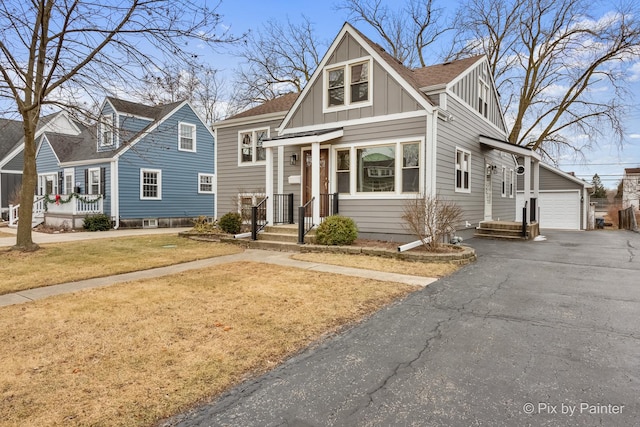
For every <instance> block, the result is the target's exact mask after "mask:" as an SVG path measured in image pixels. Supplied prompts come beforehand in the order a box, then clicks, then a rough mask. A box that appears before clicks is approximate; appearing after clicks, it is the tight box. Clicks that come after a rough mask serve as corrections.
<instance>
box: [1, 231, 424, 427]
mask: <svg viewBox="0 0 640 427" xmlns="http://www.w3.org/2000/svg"><path fill="white" fill-rule="evenodd" d="M129 240H130V239H129ZM133 240H134V241H135V240H136V239H133ZM169 242H173V243H176V244H178V245H179V247H180V245H183V244H184V245H192V244H194V245H197V243H195V242H189V241H187V240H167V241H165V242H161V241H160V240H156V239H155V238H154V239H151V240H150V241H148V242H147V246H149V247H150V248H153V250H143V248H144V247H145V245H143V244H140V246H141V247H139V248H137V249H135V250H134V249H132V248H131V247H130V246H128V243H134V242H128V243H127V244H125V243H123V242H122V241H121V242H110V243H109V245H110V249H109V251H108V253H110V255H109V258H108V259H110V260H113V259H114V258H115V257H116V254H117V253H118V252H119V251H122V252H123V253H122V254H121V257H120V258H123V259H127V258H133V259H134V260H135V263H138V264H139V263H147V262H151V261H152V260H150V259H147V258H151V255H153V254H155V253H159V254H164V253H165V251H166V253H168V254H171V255H170V256H172V257H178V256H179V254H180V253H181V251H180V250H175V249H176V248H163V245H165V244H169ZM106 244H107V242H100V244H99V245H97V246H96V247H91V246H88V247H85V248H84V250H78V252H75V251H74V252H73V253H76V254H77V256H78V257H79V258H78V260H76V262H75V263H73V264H70V265H65V267H64V268H61V269H58V270H56V273H52V274H51V275H54V276H62V275H65V276H66V277H69V276H70V275H72V274H75V270H76V269H84V266H85V265H86V264H88V261H87V259H90V260H91V263H90V267H91V268H93V269H95V270H102V268H109V266H108V265H104V264H107V263H104V262H100V260H103V259H104V258H103V257H104V254H103V251H101V250H99V248H98V247H99V246H103V245H106ZM119 244H121V245H122V246H118V245H119ZM73 245H76V244H73ZM136 245H137V244H136ZM206 245H207V246H210V250H209V252H207V251H204V250H203V248H202V247H194V250H195V251H196V252H205V254H206V255H207V256H211V254H212V253H215V251H216V250H221V249H214V248H226V247H224V246H219V245H211V244H206ZM118 247H119V248H120V249H119V250H118ZM58 251H61V252H63V253H66V255H65V256H64V257H62V255H60V257H62V258H61V259H64V260H66V261H70V260H73V258H70V255H69V253H70V252H71V249H70V248H66V247H65V248H64V249H60V248H58V249H56V248H45V250H44V251H41V252H38V253H37V254H33V255H35V256H36V257H42V260H43V261H44V262H49V261H47V260H48V259H49V257H52V256H53V255H52V254H54V253H57V252H58ZM93 251H95V252H96V253H95V254H94V253H93ZM143 253H144V254H145V255H143ZM12 255H13V254H12ZM29 256H31V254H29V255H26V257H29ZM180 256H181V255H180ZM38 260H40V258H37V259H33V258H31V259H29V261H28V264H29V265H31V266H32V267H33V268H34V269H36V270H38V271H40V273H39V276H43V275H45V274H44V272H45V271H46V268H45V267H41V266H39V265H38ZM14 261H16V260H14ZM16 262H23V260H21V258H20V257H17V261H16ZM24 262H26V261H24ZM3 264H4V263H3ZM48 265H50V266H51V265H52V264H48ZM3 274H6V273H3ZM416 289H417V288H414V287H410V286H407V285H402V284H397V283H389V282H379V281H375V280H370V279H363V278H357V277H348V276H342V275H333V274H328V273H320V272H313V271H308V270H303V269H296V268H287V267H281V266H276V265H268V264H260V263H255V262H244V263H231V264H223V265H218V266H215V267H211V268H207V269H202V270H193V271H189V272H185V273H182V274H177V275H173V276H166V277H163V278H157V279H148V280H143V281H137V282H129V283H122V284H117V285H113V286H110V287H108V288H100V289H92V290H88V291H83V292H79V293H77V294H67V295H59V296H56V297H51V298H47V299H44V300H39V301H36V302H31V303H26V304H19V305H14V306H8V307H4V308H1V309H0V342H2V346H0V393H1V396H0V419H1V420H2V421H0V425H12V426H13V425H30V426H36V425H47V426H58V425H59V426H69V425H83V426H84V425H104V426H106V425H108V426H148V425H153V424H154V423H157V422H158V421H159V420H161V419H163V418H165V417H168V416H171V415H173V414H176V413H179V412H182V411H184V410H186V409H188V408H189V407H190V406H191V405H193V404H195V403H197V402H200V401H202V400H203V399H207V398H211V397H212V396H215V395H217V394H219V393H220V392H222V391H223V390H225V389H227V388H229V387H230V386H232V385H234V384H236V383H238V382H239V381H241V380H242V379H243V378H245V377H246V376H247V375H255V374H258V373H260V372H264V371H266V370H269V369H271V368H273V367H275V366H276V365H277V364H279V363H280V362H282V360H283V359H284V358H286V357H287V356H290V355H292V354H294V353H296V352H297V351H299V350H300V349H302V348H304V347H305V346H307V345H309V343H311V342H313V341H314V340H318V339H319V338H321V337H323V336H324V335H325V334H327V333H330V332H332V331H336V330H338V329H339V328H340V327H341V326H342V325H344V324H348V323H351V322H354V321H357V320H358V319H361V318H362V317H363V316H366V315H368V314H369V313H372V312H374V311H376V310H378V309H379V308H380V307H382V306H384V305H385V304H388V303H390V302H391V301H393V300H396V299H398V298H402V297H403V296H405V295H407V294H408V293H410V292H412V291H414V290H416Z"/></svg>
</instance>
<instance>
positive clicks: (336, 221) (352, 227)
mask: <svg viewBox="0 0 640 427" xmlns="http://www.w3.org/2000/svg"><path fill="white" fill-rule="evenodd" d="M357 238H358V227H356V223H355V222H354V221H353V220H352V219H351V218H349V217H346V216H341V215H332V216H329V217H327V218H325V219H324V221H322V223H321V224H320V225H319V226H318V228H317V230H316V242H317V243H319V244H321V245H350V244H352V243H353V242H354V241H355V240H356V239H357Z"/></svg>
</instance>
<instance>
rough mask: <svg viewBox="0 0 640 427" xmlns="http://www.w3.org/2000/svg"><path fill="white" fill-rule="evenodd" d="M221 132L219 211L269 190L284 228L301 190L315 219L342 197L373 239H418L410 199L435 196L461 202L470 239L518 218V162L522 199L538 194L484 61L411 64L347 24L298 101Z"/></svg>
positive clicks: (532, 156) (258, 111)
mask: <svg viewBox="0 0 640 427" xmlns="http://www.w3.org/2000/svg"><path fill="white" fill-rule="evenodd" d="M214 129H215V132H216V137H217V171H218V194H219V201H218V206H217V208H218V212H217V214H218V215H222V214H224V213H226V212H241V213H245V212H246V211H247V209H248V207H250V206H251V205H252V204H255V203H257V202H258V201H261V200H263V199H264V198H265V197H266V198H267V203H266V214H265V215H266V220H267V222H268V223H270V224H275V223H278V222H281V219H282V218H281V215H282V210H283V207H282V206H283V198H284V196H285V195H287V194H293V199H294V200H293V204H294V205H295V206H300V205H307V204H308V208H307V209H306V210H305V213H306V215H305V217H310V218H311V219H312V221H313V224H316V225H317V224H319V223H320V221H321V220H322V218H323V217H324V216H326V215H328V214H330V213H331V212H334V211H335V207H336V206H335V205H336V204H338V206H339V213H340V214H341V215H345V216H349V217H351V218H353V219H354V220H355V222H356V223H357V225H358V228H359V231H360V235H361V236H362V237H369V238H381V239H385V240H390V241H409V240H411V239H412V238H413V236H411V235H410V234H409V233H408V232H407V230H406V229H405V227H404V225H403V221H402V219H401V216H402V214H403V209H404V205H405V204H406V202H407V200H409V199H411V198H415V197H417V196H419V195H424V194H427V195H436V194H437V195H439V196H440V197H443V198H446V199H448V200H452V201H455V202H456V203H457V204H459V206H461V207H462V209H463V211H464V219H463V222H462V223H461V224H459V227H458V230H457V232H458V234H460V235H462V236H469V235H471V234H473V232H474V231H475V228H476V227H477V226H478V225H479V223H480V222H482V221H488V220H503V221H513V220H515V213H516V210H517V208H518V207H517V206H516V186H515V184H516V171H517V170H518V166H519V165H518V163H517V161H516V159H517V157H520V158H522V163H523V165H524V168H523V169H524V171H523V177H524V179H525V181H526V182H527V183H528V184H529V185H528V187H527V188H529V190H528V191H527V190H525V193H523V200H530V199H535V198H536V197H537V193H538V191H539V187H538V185H537V177H538V176H539V160H540V158H539V156H538V155H537V154H536V153H534V152H532V151H530V150H528V149H525V148H523V147H518V146H514V145H512V144H509V143H508V142H507V127H506V125H505V120H504V117H503V115H502V113H501V108H500V105H499V102H498V94H497V91H496V89H495V84H494V81H493V77H492V76H491V74H490V73H489V65H488V62H487V60H486V58H485V57H484V56H476V57H471V58H467V59H462V60H458V61H452V62H448V63H444V64H439V65H435V66H430V67H425V68H420V69H408V68H406V67H404V66H403V65H401V64H399V63H398V62H397V61H396V60H395V59H393V58H392V57H391V56H390V55H389V54H387V53H386V52H385V51H384V50H383V49H382V48H381V47H380V46H378V45H377V44H375V43H373V42H372V41H370V40H369V39H368V38H367V37H365V36H364V35H363V34H362V33H360V32H359V31H358V30H356V29H355V28H354V27H352V26H351V25H350V24H348V23H347V24H345V25H344V26H343V28H342V29H341V31H340V32H339V34H338V35H337V37H336V38H335V40H334V41H333V43H332V44H331V46H330V48H329V50H328V51H327V53H326V54H325V56H324V57H323V59H322V62H321V63H320V65H319V67H318V69H317V70H316V71H315V73H314V74H313V76H312V77H311V79H310V81H309V83H308V84H307V85H306V87H305V88H304V90H303V91H302V92H301V93H300V94H299V96H298V95H296V94H290V95H285V96H283V97H281V98H278V99H276V100H273V101H270V102H267V103H265V104H263V105H260V106H258V107H256V108H253V109H251V110H248V111H245V112H243V113H240V114H238V115H235V116H233V117H230V118H228V119H227V120H224V121H222V122H219V123H216V124H215V125H214ZM523 205H524V202H523ZM294 215H295V218H294V221H295V222H298V221H300V220H301V219H302V218H299V217H298V214H297V209H296V210H295V213H294Z"/></svg>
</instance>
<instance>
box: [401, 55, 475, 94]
mask: <svg viewBox="0 0 640 427" xmlns="http://www.w3.org/2000/svg"><path fill="white" fill-rule="evenodd" d="M484 57H485V56H484V55H476V56H471V57H469V58H464V59H458V60H455V61H449V62H445V63H442V64H436V65H430V66H428V67H423V68H416V69H414V70H413V75H414V78H415V80H416V82H418V84H419V85H420V87H422V88H425V87H429V86H437V85H443V84H448V83H451V82H452V81H453V80H455V79H456V78H457V77H458V76H460V75H461V74H462V73H464V72H465V71H466V70H468V69H469V67H471V66H473V65H474V64H475V63H476V62H478V61H479V60H481V59H482V58H484Z"/></svg>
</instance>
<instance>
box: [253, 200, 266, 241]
mask: <svg viewBox="0 0 640 427" xmlns="http://www.w3.org/2000/svg"><path fill="white" fill-rule="evenodd" d="M267 199H269V198H268V197H265V198H264V199H262V201H260V203H258V204H257V205H255V206H251V240H258V232H259V231H261V230H262V229H263V228H265V227H266V226H267Z"/></svg>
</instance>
